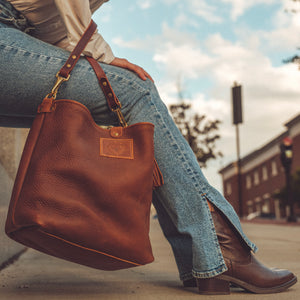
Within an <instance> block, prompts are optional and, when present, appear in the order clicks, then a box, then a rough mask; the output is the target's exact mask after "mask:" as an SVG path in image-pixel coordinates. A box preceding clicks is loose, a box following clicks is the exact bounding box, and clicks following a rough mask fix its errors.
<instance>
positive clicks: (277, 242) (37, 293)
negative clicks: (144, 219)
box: [0, 220, 300, 300]
mask: <svg viewBox="0 0 300 300" xmlns="http://www.w3.org/2000/svg"><path fill="white" fill-rule="evenodd" d="M243 227H244V230H245V232H246V233H247V235H248V236H249V238H250V239H251V240H253V241H254V242H255V243H256V244H257V245H258V247H259V248H260V251H259V252H258V253H257V257H258V258H259V259H260V260H261V261H263V262H264V263H265V264H267V265H269V266H276V267H280V268H288V269H290V270H291V271H293V272H294V273H295V274H298V276H300V227H299V226H282V225H270V224H264V225H262V224H252V223H248V222H247V223H244V224H243ZM151 241H152V245H153V251H154V256H155V258H156V259H155V262H154V263H152V264H149V265H147V266H144V267H138V268H133V269H128V270H122V271H114V272H106V271H99V270H94V269H90V268H87V267H83V266H79V265H76V264H73V263H69V262H65V261H62V260H59V259H56V258H53V257H50V256H47V255H44V254H41V253H38V252H36V251H34V250H31V249H30V250H27V251H26V252H25V253H24V254H23V255H22V256H21V257H20V258H19V260H17V261H16V262H15V263H14V264H12V265H10V266H9V267H7V268H5V269H4V270H2V271H1V272H0V299H1V300H35V299H38V300H48V299H49V300H50V299H51V300H54V299H60V300H68V299H72V300H73V299H80V300H92V299H97V300H99V299H109V300H114V299H122V300H126V299H158V300H159V299H172V300H177V299H182V300H188V299H221V298H222V299H223V297H224V299H239V300H240V299H249V300H250V299H251V300H264V299H272V300H277V299H280V300H284V299H295V300H298V299H300V283H298V284H296V285H294V286H293V287H292V288H290V289H289V290H287V291H286V292H284V293H279V294H270V295H255V294H249V293H245V292H244V291H242V290H240V289H237V288H236V289H233V290H232V293H231V295H228V296H201V295H199V294H197V290H196V289H195V288H188V289H184V288H182V285H181V282H180V281H179V280H178V275H177V269H176V265H175V262H174V259H173V256H172V253H171V249H170V247H169V245H168V243H167V242H166V240H165V239H164V237H163V235H162V233H161V230H160V227H159V225H158V221H157V220H152V221H151Z"/></svg>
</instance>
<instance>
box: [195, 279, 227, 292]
mask: <svg viewBox="0 0 300 300" xmlns="http://www.w3.org/2000/svg"><path fill="white" fill-rule="evenodd" d="M196 280H197V286H198V290H199V294H204V295H229V294H230V288H229V282H228V281H225V280H221V279H216V278H196Z"/></svg>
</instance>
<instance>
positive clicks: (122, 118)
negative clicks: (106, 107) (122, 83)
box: [113, 107, 128, 127]
mask: <svg viewBox="0 0 300 300" xmlns="http://www.w3.org/2000/svg"><path fill="white" fill-rule="evenodd" d="M113 112H115V113H116V114H117V116H118V118H119V122H120V124H121V125H122V126H123V127H128V124H127V122H126V121H125V118H124V116H123V114H122V112H121V108H120V107H118V108H117V109H114V110H113Z"/></svg>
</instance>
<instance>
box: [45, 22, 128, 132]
mask: <svg viewBox="0 0 300 300" xmlns="http://www.w3.org/2000/svg"><path fill="white" fill-rule="evenodd" d="M96 28H97V24H96V23H95V22H94V21H93V20H91V22H90V24H89V26H88V27H87V29H86V30H85V32H84V33H83V35H82V37H81V38H80V40H79V41H78V43H77V45H76V46H75V48H74V49H73V51H72V52H71V54H70V56H69V58H68V59H67V61H66V62H65V64H64V65H63V66H62V68H61V69H60V70H59V72H58V73H57V74H56V77H57V81H56V83H55V85H54V87H53V88H52V90H51V93H50V94H48V95H47V96H46V98H52V99H55V98H56V94H57V92H58V89H59V87H60V86H61V84H62V83H63V82H64V81H67V80H69V78H70V73H71V71H72V70H73V68H74V67H75V65H76V63H77V62H78V60H79V58H80V55H81V53H82V51H83V50H84V48H85V47H86V45H87V43H88V42H89V40H90V39H91V37H92V36H93V34H94V32H95V30H96ZM86 59H87V60H88V62H89V63H90V65H91V66H92V68H93V70H94V72H95V74H96V76H97V78H98V81H99V85H100V87H101V89H102V91H103V93H104V96H105V99H106V101H107V103H108V106H109V108H110V109H111V110H112V111H113V112H115V113H116V114H117V116H118V118H119V121H120V124H121V125H122V126H123V127H127V126H128V125H127V123H126V121H125V119H124V116H123V114H122V112H121V103H120V102H119V100H118V98H117V96H116V95H115V93H114V91H113V89H112V87H111V85H110V83H109V81H108V79H107V77H106V75H105V73H104V71H103V69H102V68H101V66H100V64H99V63H98V62H97V61H96V60H95V59H94V58H92V57H87V56H86Z"/></svg>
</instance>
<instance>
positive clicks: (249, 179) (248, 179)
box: [246, 175, 251, 190]
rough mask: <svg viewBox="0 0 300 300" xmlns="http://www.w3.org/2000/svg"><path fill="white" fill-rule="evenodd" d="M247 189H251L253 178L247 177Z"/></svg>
mask: <svg viewBox="0 0 300 300" xmlns="http://www.w3.org/2000/svg"><path fill="white" fill-rule="evenodd" d="M246 188H247V189H248V190H249V189H251V176H249V175H247V176H246Z"/></svg>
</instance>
